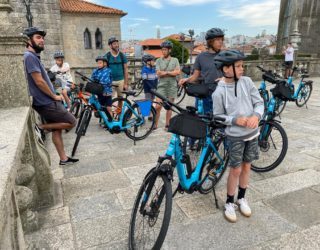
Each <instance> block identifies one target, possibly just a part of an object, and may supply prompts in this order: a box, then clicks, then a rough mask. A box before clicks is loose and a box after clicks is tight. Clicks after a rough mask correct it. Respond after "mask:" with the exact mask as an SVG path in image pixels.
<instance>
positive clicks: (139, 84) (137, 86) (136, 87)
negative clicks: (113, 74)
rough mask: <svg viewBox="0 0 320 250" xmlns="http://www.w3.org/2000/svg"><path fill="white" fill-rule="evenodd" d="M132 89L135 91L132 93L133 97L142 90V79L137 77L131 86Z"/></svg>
mask: <svg viewBox="0 0 320 250" xmlns="http://www.w3.org/2000/svg"><path fill="white" fill-rule="evenodd" d="M132 89H133V90H134V91H136V94H135V95H134V97H137V96H139V95H140V94H141V92H142V90H143V83H142V79H139V80H138V81H137V82H136V83H135V84H134V87H133V88H132Z"/></svg>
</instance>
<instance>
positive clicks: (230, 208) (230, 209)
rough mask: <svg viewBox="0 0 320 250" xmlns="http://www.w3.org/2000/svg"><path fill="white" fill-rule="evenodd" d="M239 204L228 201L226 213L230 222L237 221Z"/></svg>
mask: <svg viewBox="0 0 320 250" xmlns="http://www.w3.org/2000/svg"><path fill="white" fill-rule="evenodd" d="M237 208H238V206H237V205H236V204H234V203H226V204H225V205H224V209H225V210H224V215H225V217H226V219H227V220H228V221H230V222H236V221H237V215H236V209H237Z"/></svg>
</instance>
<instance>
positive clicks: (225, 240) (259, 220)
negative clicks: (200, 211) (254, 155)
mask: <svg viewBox="0 0 320 250" xmlns="http://www.w3.org/2000/svg"><path fill="white" fill-rule="evenodd" d="M252 210H253V214H252V216H251V217H250V218H245V217H243V216H241V215H239V213H238V215H239V218H238V222H237V223H234V224H232V223H229V222H227V221H226V220H225V219H224V217H223V215H222V213H215V214H213V215H210V216H208V217H206V218H201V219H198V220H194V221H192V222H190V223H188V224H183V225H182V224H176V225H170V227H169V231H168V233H167V237H166V240H165V242H164V246H163V249H170V250H171V249H239V248H241V247H242V246H248V245H252V244H258V243H260V242H264V241H268V240H272V239H274V238H275V237H277V236H278V235H281V234H283V233H286V232H292V231H294V230H296V229H297V226H296V225H294V224H290V223H289V222H288V221H286V220H285V219H283V218H282V217H280V216H279V215H278V214H276V213H275V212H273V211H272V210H271V209H270V208H269V207H267V206H265V205H263V204H262V203H260V202H259V203H256V204H254V205H253V206H252ZM231 236H232V237H231Z"/></svg>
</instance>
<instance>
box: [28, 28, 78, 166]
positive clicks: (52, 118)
mask: <svg viewBox="0 0 320 250" xmlns="http://www.w3.org/2000/svg"><path fill="white" fill-rule="evenodd" d="M23 33H24V35H26V36H27V37H28V38H29V39H28V41H27V43H26V48H27V51H26V52H25V53H24V66H25V73H26V78H27V81H28V85H29V92H30V95H31V96H32V97H33V98H32V107H33V109H34V110H36V111H37V112H38V113H39V114H40V116H41V117H42V118H43V119H44V120H45V121H46V122H47V123H46V124H42V125H39V126H38V125H36V131H38V132H39V133H43V131H44V130H47V131H52V141H53V143H54V145H55V147H56V150H57V152H58V154H59V157H60V163H59V165H69V164H72V163H75V162H77V161H78V159H72V158H70V157H68V156H67V155H66V153H65V150H64V145H63V140H62V130H63V129H71V128H73V127H74V126H75V125H76V119H75V118H74V116H73V115H72V114H71V113H69V112H68V111H67V110H66V109H65V107H64V106H63V104H62V102H61V101H62V98H63V97H62V96H58V95H56V94H55V91H54V88H53V86H52V83H51V82H50V79H49V76H48V74H47V72H46V70H45V68H44V66H43V64H42V62H41V61H40V53H41V51H43V50H44V37H45V35H46V32H45V31H44V30H42V29H40V28H37V27H29V28H27V29H25V30H24V32H23Z"/></svg>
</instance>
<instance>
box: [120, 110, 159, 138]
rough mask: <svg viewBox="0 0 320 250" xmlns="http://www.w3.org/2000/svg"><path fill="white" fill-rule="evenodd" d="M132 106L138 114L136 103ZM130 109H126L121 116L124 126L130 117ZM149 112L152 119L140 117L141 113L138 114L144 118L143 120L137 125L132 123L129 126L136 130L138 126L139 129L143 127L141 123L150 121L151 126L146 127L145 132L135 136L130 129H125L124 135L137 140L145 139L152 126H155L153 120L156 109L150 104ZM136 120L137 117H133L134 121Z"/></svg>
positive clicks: (154, 120)
mask: <svg viewBox="0 0 320 250" xmlns="http://www.w3.org/2000/svg"><path fill="white" fill-rule="evenodd" d="M132 108H133V109H134V110H136V112H137V113H138V114H139V106H138V105H137V104H133V105H132ZM132 114H133V113H132V111H131V109H127V110H126V111H125V113H124V116H123V126H126V125H127V123H128V122H130V118H131V117H132ZM150 114H151V115H152V120H149V117H150V115H149V117H148V118H146V117H142V116H141V115H140V116H139V118H140V117H142V119H144V120H145V122H144V123H143V124H141V125H139V126H136V125H133V126H132V127H131V128H132V129H136V130H137V131H136V132H138V129H139V128H140V130H141V129H142V128H143V125H145V124H148V123H151V126H150V127H149V128H147V129H146V130H145V133H143V134H142V135H140V136H137V135H136V134H135V133H133V132H132V131H131V130H130V129H126V130H125V131H124V132H125V134H126V136H128V137H129V138H130V139H132V140H136V141H139V140H143V139H145V138H146V137H147V136H148V135H149V134H150V133H151V132H152V130H153V128H154V126H155V122H156V110H155V108H154V107H152V106H151V110H150ZM136 121H137V118H134V121H133V122H134V123H135V122H136Z"/></svg>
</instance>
